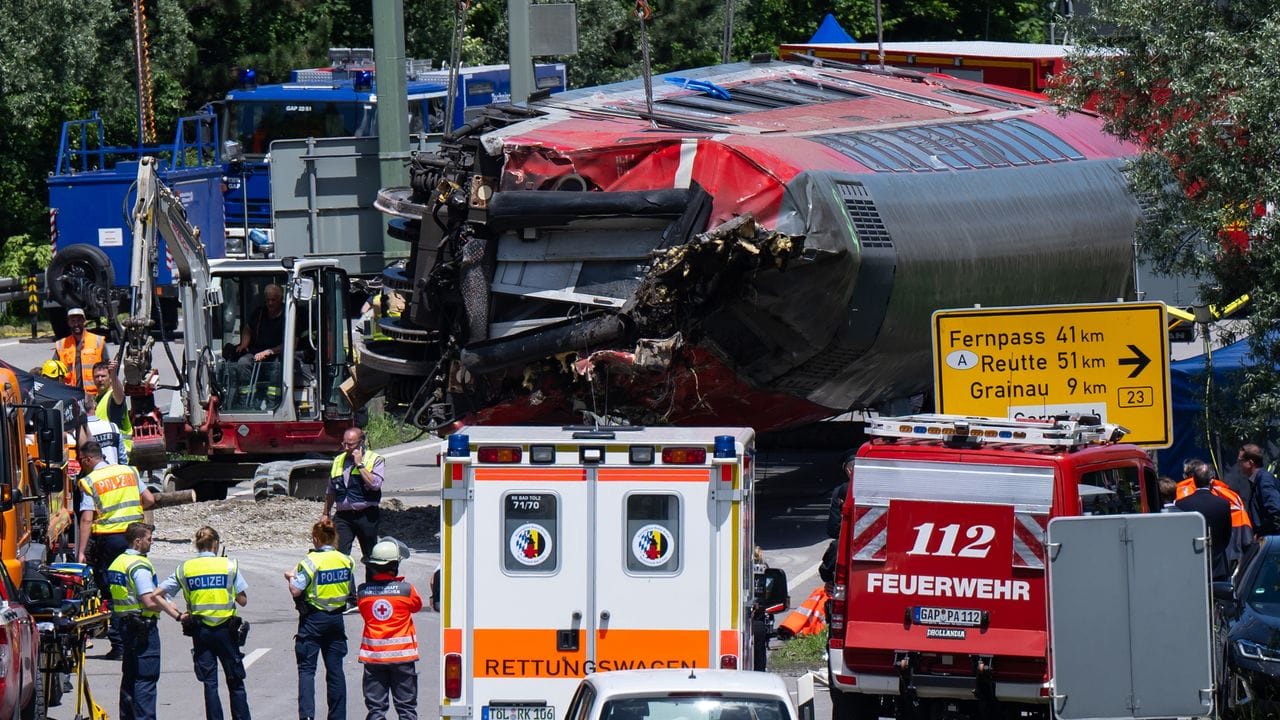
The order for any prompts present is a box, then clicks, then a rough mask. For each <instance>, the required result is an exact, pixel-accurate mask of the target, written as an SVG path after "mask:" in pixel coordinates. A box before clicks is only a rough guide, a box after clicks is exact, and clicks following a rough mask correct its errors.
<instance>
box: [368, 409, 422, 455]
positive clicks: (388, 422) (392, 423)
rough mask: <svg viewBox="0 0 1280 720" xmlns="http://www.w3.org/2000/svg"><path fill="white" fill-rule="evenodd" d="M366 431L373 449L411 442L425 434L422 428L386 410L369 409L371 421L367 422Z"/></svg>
mask: <svg viewBox="0 0 1280 720" xmlns="http://www.w3.org/2000/svg"><path fill="white" fill-rule="evenodd" d="M364 432H365V437H366V438H367V439H368V441H369V447H370V448H372V449H373V450H380V449H382V448H385V447H391V446H392V445H399V444H400V443H406V442H410V441H412V440H415V439H417V438H420V437H422V436H423V435H424V433H423V431H422V428H418V427H414V426H413V425H410V424H408V423H406V422H404V420H402V419H401V418H400V417H398V416H396V415H393V414H391V413H389V412H386V411H385V410H370V411H369V422H367V423H365V426H364Z"/></svg>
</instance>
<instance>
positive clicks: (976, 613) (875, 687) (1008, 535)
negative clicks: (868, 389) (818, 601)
mask: <svg viewBox="0 0 1280 720" xmlns="http://www.w3.org/2000/svg"><path fill="white" fill-rule="evenodd" d="M867 434H868V435H869V436H870V440H869V441H868V442H867V443H866V444H864V445H863V446H862V447H861V448H860V449H859V450H858V452H857V454H856V456H855V457H854V459H853V461H852V463H851V465H850V466H848V467H849V469H850V483H849V485H850V487H849V496H848V498H847V499H846V501H845V504H844V516H843V521H842V523H841V535H840V541H839V542H840V544H839V556H838V559H837V563H836V568H835V583H834V587H833V589H832V603H831V606H830V613H831V622H830V638H829V641H828V642H829V648H828V649H829V652H828V663H829V668H828V670H829V681H830V684H829V687H830V690H831V699H832V717H833V720H864V719H868V720H869V719H872V718H878V717H880V716H881V715H884V714H887V715H890V716H895V715H896V716H897V717H920V718H927V717H940V716H948V717H951V716H955V715H971V716H973V717H996V716H1000V717H1018V716H1019V713H1021V714H1022V716H1025V715H1028V714H1029V715H1031V716H1039V717H1046V718H1047V717H1048V716H1049V710H1050V705H1049V701H1050V696H1051V687H1052V686H1051V685H1050V680H1051V672H1052V663H1051V662H1050V657H1049V631H1048V628H1047V607H1048V606H1047V599H1046V594H1045V561H1046V546H1045V533H1046V528H1047V527H1048V524H1049V520H1050V519H1051V518H1054V517H1062V516H1075V515H1110V514H1120V513H1142V512H1159V510H1160V507H1161V502H1160V497H1159V489H1158V486H1157V477H1156V471H1155V466H1154V465H1153V464H1152V462H1151V459H1150V458H1149V457H1148V455H1147V453H1146V452H1145V451H1143V450H1142V448H1140V447H1137V446H1135V445H1128V444H1121V443H1119V442H1118V441H1119V440H1120V439H1121V437H1122V436H1123V434H1124V429H1123V428H1120V427H1118V426H1115V425H1107V424H1103V423H1101V422H1100V421H1099V420H1098V418H1097V417H1093V416H1090V417H1078V416H1077V417H1071V418H1065V417H1064V418H1056V419H1052V420H1049V421H1045V422H1035V421H1018V420H1004V419H993V418H969V417H958V416H948V415H918V416H910V417H896V418H890V417H885V418H876V419H873V420H871V421H870V422H869V423H868V426H867Z"/></svg>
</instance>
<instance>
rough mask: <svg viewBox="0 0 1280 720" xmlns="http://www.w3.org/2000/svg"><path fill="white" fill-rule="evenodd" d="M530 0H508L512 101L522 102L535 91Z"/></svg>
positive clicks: (508, 43)
mask: <svg viewBox="0 0 1280 720" xmlns="http://www.w3.org/2000/svg"><path fill="white" fill-rule="evenodd" d="M529 2H530V0H507V23H508V26H509V28H510V29H509V31H508V35H507V56H508V62H510V63H511V102H513V103H522V102H524V101H525V100H528V99H529V95H530V94H532V93H533V56H532V55H530V54H529V53H530V49H529Z"/></svg>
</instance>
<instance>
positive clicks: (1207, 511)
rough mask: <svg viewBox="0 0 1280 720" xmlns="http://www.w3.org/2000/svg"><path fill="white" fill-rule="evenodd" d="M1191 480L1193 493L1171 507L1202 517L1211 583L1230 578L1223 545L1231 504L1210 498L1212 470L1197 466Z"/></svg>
mask: <svg viewBox="0 0 1280 720" xmlns="http://www.w3.org/2000/svg"><path fill="white" fill-rule="evenodd" d="M1191 477H1192V478H1193V479H1194V480H1195V484H1196V490H1195V492H1193V493H1191V494H1190V495H1188V496H1186V497H1184V498H1182V499H1181V500H1179V501H1178V502H1177V503H1175V504H1176V505H1177V507H1178V509H1179V510H1182V511H1184V512H1198V513H1200V514H1201V515H1203V516H1204V524H1205V528H1206V529H1207V530H1208V531H1209V543H1210V545H1211V547H1210V550H1211V551H1212V555H1211V556H1210V565H1209V572H1210V574H1211V575H1212V576H1213V580H1215V581H1217V580H1227V579H1229V578H1230V577H1231V567H1230V565H1229V564H1228V562H1227V546H1228V545H1230V543H1231V503H1230V502H1227V501H1226V500H1223V499H1222V498H1220V497H1218V496H1217V495H1214V494H1213V491H1212V490H1211V489H1210V484H1211V483H1212V482H1213V468H1211V467H1209V466H1208V465H1206V464H1204V463H1200V464H1199V465H1197V466H1196V468H1195V469H1194V470H1193V471H1192V475H1191Z"/></svg>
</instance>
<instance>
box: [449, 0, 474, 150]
mask: <svg viewBox="0 0 1280 720" xmlns="http://www.w3.org/2000/svg"><path fill="white" fill-rule="evenodd" d="M470 9H471V0H456V1H455V2H454V4H453V37H452V38H451V39H450V47H449V96H448V97H447V98H446V99H445V104H444V137H445V139H446V140H447V139H450V138H452V137H453V113H454V101H455V98H456V97H457V95H458V66H459V65H461V64H462V43H463V40H464V39H465V37H466V34H467V11H468V10H470Z"/></svg>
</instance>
